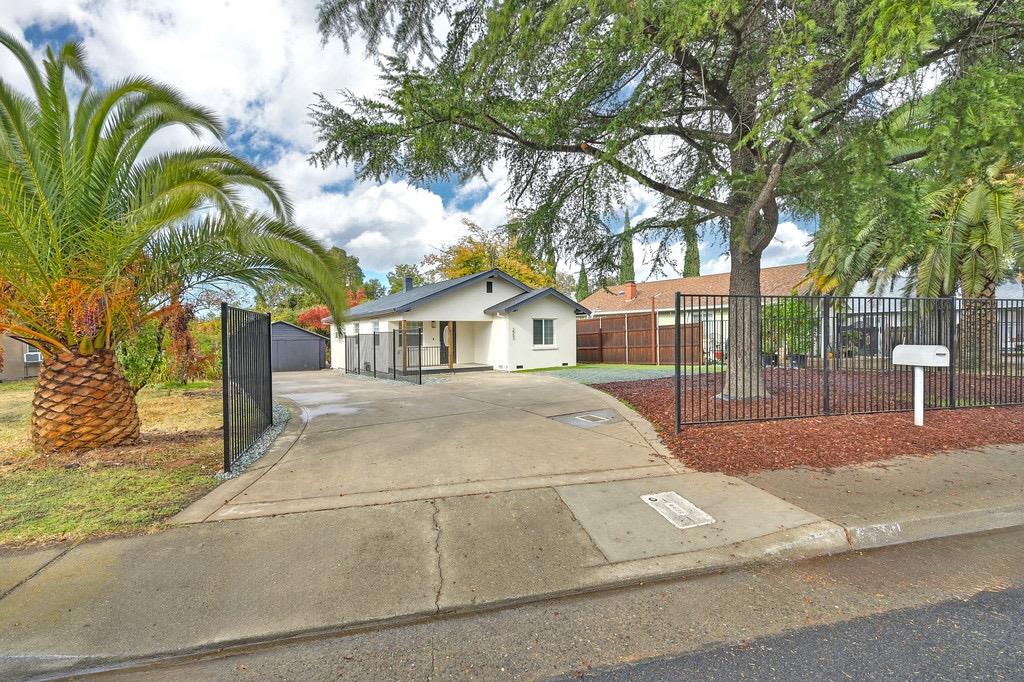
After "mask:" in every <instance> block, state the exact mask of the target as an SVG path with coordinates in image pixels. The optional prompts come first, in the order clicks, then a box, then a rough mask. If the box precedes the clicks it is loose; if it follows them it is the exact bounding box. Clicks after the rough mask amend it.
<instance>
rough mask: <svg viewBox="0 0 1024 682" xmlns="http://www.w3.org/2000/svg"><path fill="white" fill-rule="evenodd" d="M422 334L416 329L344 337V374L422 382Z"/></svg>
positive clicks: (423, 350) (423, 349) (423, 348)
mask: <svg viewBox="0 0 1024 682" xmlns="http://www.w3.org/2000/svg"><path fill="white" fill-rule="evenodd" d="M425 350H426V348H425V347H424V346H423V331H422V330H421V329H419V328H415V327H414V328H410V329H404V330H403V329H393V330H391V331H383V332H372V333H369V334H353V335H350V336H346V337H345V371H346V372H348V373H349V374H364V375H369V376H372V377H377V378H383V379H394V380H396V381H410V382H413V383H417V384H422V383H423V357H424V352H425Z"/></svg>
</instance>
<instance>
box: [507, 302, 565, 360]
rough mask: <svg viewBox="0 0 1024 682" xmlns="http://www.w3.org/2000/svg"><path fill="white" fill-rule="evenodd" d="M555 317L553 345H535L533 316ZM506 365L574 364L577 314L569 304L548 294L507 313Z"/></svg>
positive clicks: (540, 317) (538, 317)
mask: <svg viewBox="0 0 1024 682" xmlns="http://www.w3.org/2000/svg"><path fill="white" fill-rule="evenodd" d="M548 318H550V319H553V320H554V321H555V345H554V347H551V348H535V347H534V345H533V320H534V319H548ZM507 319H508V329H509V346H508V369H510V370H512V371H514V370H517V369H538V368H541V367H561V366H562V365H563V364H565V365H569V366H572V365H575V364H576V314H575V312H574V311H573V309H572V308H570V307H569V306H567V305H566V304H565V303H562V302H561V301H558V300H556V299H554V298H552V297H551V296H545V297H544V298H541V299H540V300H538V301H533V302H531V303H529V304H528V305H526V306H523V307H522V308H520V309H519V310H517V311H515V312H514V313H509V315H508V318H507Z"/></svg>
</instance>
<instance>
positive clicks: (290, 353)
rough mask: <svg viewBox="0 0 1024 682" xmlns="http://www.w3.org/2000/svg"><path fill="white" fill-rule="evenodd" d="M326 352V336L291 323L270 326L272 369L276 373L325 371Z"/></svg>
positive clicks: (275, 323)
mask: <svg viewBox="0 0 1024 682" xmlns="http://www.w3.org/2000/svg"><path fill="white" fill-rule="evenodd" d="M326 350H327V337H326V336H321V335H320V334H317V333H315V332H311V331H309V330H308V329H303V328H302V327H296V326H295V325H294V324H291V323H289V322H281V321H278V322H274V323H273V324H272V325H270V367H271V369H273V371H275V372H298V371H303V370H317V369H323V368H324V367H326V366H327V365H326V363H325V362H324V355H325V353H326Z"/></svg>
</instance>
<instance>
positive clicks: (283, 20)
mask: <svg viewBox="0 0 1024 682" xmlns="http://www.w3.org/2000/svg"><path fill="white" fill-rule="evenodd" d="M315 14H316V0H147V1H146V2H138V1H137V0H33V1H32V2H5V3H0V25H2V26H4V27H5V28H7V29H8V30H11V31H13V32H15V33H20V34H21V35H22V36H23V37H24V38H25V39H26V40H28V41H29V42H30V43H31V44H32V46H33V48H34V50H35V51H37V53H39V54H41V52H42V50H43V49H44V48H45V45H46V44H47V43H59V42H61V41H62V40H65V39H68V38H75V39H78V40H81V41H83V43H84V44H85V48H86V52H87V57H88V60H89V63H90V65H91V67H92V69H93V71H94V73H95V74H96V75H97V76H98V78H99V79H100V80H101V81H102V82H112V81H113V80H115V79H117V78H121V77H123V76H125V75H128V74H132V73H136V74H145V75H148V76H152V77H154V78H157V79H159V80H162V81H165V82H167V83H170V84H172V85H174V86H175V87H178V88H179V89H181V90H183V91H184V92H185V94H186V95H188V96H189V97H190V98H191V99H193V100H195V101H197V102H199V103H201V104H204V105H205V106H207V107H210V108H211V109H213V110H214V111H216V112H218V113H219V114H220V115H221V116H222V117H223V118H224V120H225V121H227V123H228V127H229V131H230V135H229V138H228V140H227V143H228V146H230V147H231V148H232V149H233V150H234V151H236V152H237V153H240V154H242V155H245V156H246V157H248V158H251V159H252V160H254V161H256V162H258V163H260V164H261V165H263V166H265V167H267V168H268V169H269V170H270V171H271V172H272V173H274V174H275V175H276V176H277V177H278V178H279V179H280V180H281V181H282V182H283V183H284V185H285V187H286V189H287V190H288V192H289V194H290V196H291V197H292V200H293V201H294V203H295V206H296V220H297V221H298V222H300V223H301V224H303V225H305V226H306V227H308V228H310V229H311V230H313V231H314V232H315V233H316V234H317V235H318V236H320V237H321V238H322V239H323V240H324V241H326V242H329V243H330V244H336V245H338V246H342V247H343V248H345V249H346V250H348V251H349V252H350V253H352V254H354V255H356V256H358V257H359V259H360V262H361V264H362V265H363V269H364V271H366V273H367V274H368V275H369V276H371V277H383V273H384V272H386V271H387V270H389V269H390V268H392V267H393V266H394V265H395V264H396V263H401V262H417V261H419V260H420V259H421V258H422V257H423V256H424V255H426V254H427V253H430V252H431V251H432V250H434V249H436V248H438V247H440V246H443V245H445V244H448V243H451V242H452V241H454V240H455V239H457V238H458V237H459V236H460V235H461V234H463V233H464V231H465V228H464V225H463V219H469V220H472V221H473V222H476V223H479V224H481V225H484V226H486V227H493V226H496V225H500V224H502V223H503V222H504V221H505V220H506V207H505V193H506V190H507V178H506V174H505V172H504V169H501V168H495V169H494V170H493V172H492V173H490V174H489V176H488V177H487V178H477V179H473V180H471V181H469V182H468V183H465V184H459V183H457V182H456V181H455V179H452V181H449V182H441V183H434V184H432V185H431V186H429V187H414V186H412V185H410V184H409V183H407V182H405V181H404V180H403V179H402V178H393V179H391V180H389V181H387V182H383V183H373V182H358V181H356V180H355V178H354V177H353V172H352V168H350V167H344V166H342V167H332V168H328V169H318V168H314V167H312V166H310V165H309V163H308V162H307V157H308V155H309V153H310V152H311V151H312V150H313V149H315V148H316V141H315V130H314V129H313V128H312V126H310V125H309V122H308V118H307V107H308V106H309V105H310V104H311V103H312V102H313V101H314V99H315V93H317V92H322V93H324V94H326V95H328V96H329V97H336V93H337V92H338V91H339V90H341V89H350V90H352V91H354V92H356V93H357V94H363V95H369V94H373V93H374V92H375V91H376V90H377V89H378V87H379V80H378V72H377V69H376V67H375V65H374V64H373V62H372V61H369V60H367V59H366V58H365V56H364V53H363V50H362V45H361V44H359V43H358V41H356V42H353V44H352V50H351V51H350V52H346V51H345V50H344V48H343V46H342V45H341V44H340V43H338V42H330V43H328V44H327V45H321V42H320V37H319V35H318V34H317V33H316V29H315ZM0 77H2V78H4V79H5V80H9V81H10V82H12V83H13V84H14V85H15V86H16V87H21V88H24V86H25V85H26V84H25V83H24V79H23V78H22V77H21V75H20V73H19V69H18V67H17V66H16V64H14V62H13V60H12V59H10V58H9V57H7V56H6V55H4V56H3V57H2V58H0ZM195 142H196V140H195V139H194V138H192V137H191V135H190V134H188V133H187V132H185V131H173V132H171V131H168V132H166V133H162V134H161V136H160V137H159V138H158V139H157V140H156V141H155V143H154V145H153V148H152V149H150V150H148V151H149V152H150V153H156V152H159V151H162V150H164V149H168V148H173V147H179V146H182V145H187V144H194V143H195ZM651 198H652V197H649V196H646V195H645V194H644V193H643V192H642V191H638V192H637V194H636V195H635V197H634V200H633V202H632V205H631V206H630V210H631V211H632V213H633V215H634V216H640V217H643V214H644V212H645V210H648V203H649V202H650V201H651ZM808 236H809V231H808V229H807V228H806V227H800V226H797V225H795V224H793V223H785V224H783V225H782V226H780V230H779V235H778V238H777V240H776V243H774V244H772V246H770V247H769V249H768V251H767V252H766V254H765V259H764V262H765V265H774V264H783V263H792V262H798V261H799V260H801V259H802V258H803V256H804V254H805V253H806V241H807V238H808ZM636 248H637V253H638V273H637V274H638V275H640V276H644V275H646V274H647V271H646V270H645V269H644V266H643V262H644V261H645V260H646V257H647V256H646V248H645V246H644V245H642V244H639V243H638V244H637V245H636ZM722 252H723V246H722V244H721V241H720V240H719V239H715V238H714V237H712V238H709V239H707V240H705V242H704V243H703V244H702V246H701V255H702V262H703V267H702V270H703V271H704V272H721V271H723V270H727V269H728V257H727V256H724V255H723V253H722ZM680 262H681V261H680ZM560 266H561V267H562V269H565V270H568V271H572V272H574V271H576V270H577V265H576V264H575V263H563V264H560Z"/></svg>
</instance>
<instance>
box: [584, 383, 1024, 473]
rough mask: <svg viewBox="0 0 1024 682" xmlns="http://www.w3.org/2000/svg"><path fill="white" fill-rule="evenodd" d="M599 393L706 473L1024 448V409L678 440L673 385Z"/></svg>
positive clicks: (815, 423)
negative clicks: (916, 422) (921, 422)
mask: <svg viewBox="0 0 1024 682" xmlns="http://www.w3.org/2000/svg"><path fill="white" fill-rule="evenodd" d="M595 388H599V389H601V390H603V391H605V392H607V393H610V394H611V395H613V396H615V397H616V398H619V399H620V400H624V401H626V402H628V403H629V404H630V405H632V406H633V407H634V409H636V410H637V411H638V412H639V413H640V414H642V415H643V416H644V417H645V418H646V419H647V420H648V421H650V422H651V423H652V424H653V425H654V426H655V428H656V429H657V430H658V432H659V434H660V435H661V438H662V440H663V441H664V442H665V445H667V446H668V448H669V449H670V450H671V451H672V452H673V454H675V456H676V457H678V458H679V459H680V460H682V461H683V462H684V463H685V464H686V465H687V466H689V467H692V468H694V469H697V470H699V471H720V472H723V473H726V474H745V473H750V472H752V471H759V470H763V469H786V468H789V467H794V466H809V467H819V468H833V467H839V466H844V465H847V464H859V463H862V462H871V461H877V460H883V459H890V458H892V457H897V456H901V455H928V454H931V453H935V452H941V451H943V450H957V449H965V448H972V447H977V446H981V445H993V444H1000V443H1024V407H1021V406H1018V407H985V408H969V409H966V408H962V409H956V410H932V411H929V412H928V413H927V414H926V416H925V426H923V427H920V428H917V427H914V426H913V418H912V415H911V414H910V413H907V412H898V413H887V414H859V415H842V416H834V417H806V418H799V419H776V420H774V421H757V422H740V423H730V424H709V425H701V426H684V427H683V430H682V433H680V434H678V435H677V434H676V433H675V415H674V410H675V404H674V396H673V391H672V389H673V381H672V379H667V380H651V381H633V382H620V383H611V384H601V385H598V386H595ZM685 395H686V394H685V392H684V396H685ZM684 399H685V397H684Z"/></svg>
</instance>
